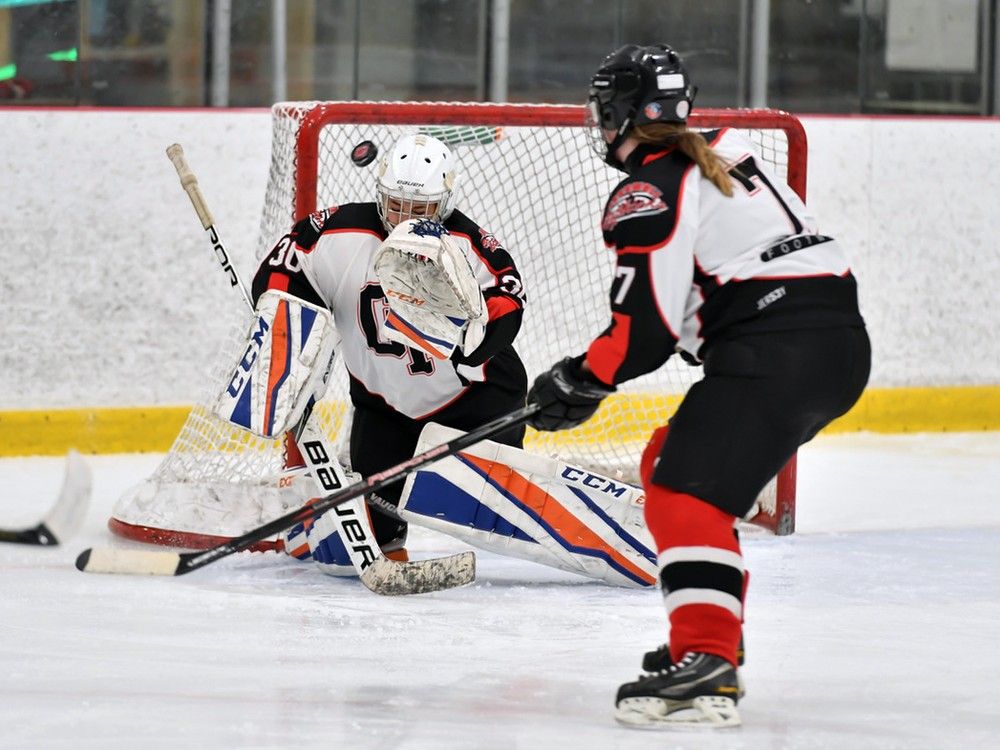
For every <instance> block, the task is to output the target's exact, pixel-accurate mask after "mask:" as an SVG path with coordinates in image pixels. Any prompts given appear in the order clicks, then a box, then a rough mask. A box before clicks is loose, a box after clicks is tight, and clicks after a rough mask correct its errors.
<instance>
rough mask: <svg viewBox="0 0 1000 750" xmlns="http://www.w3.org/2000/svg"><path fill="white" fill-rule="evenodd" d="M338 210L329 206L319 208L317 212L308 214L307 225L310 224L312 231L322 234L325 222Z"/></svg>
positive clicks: (336, 207)
mask: <svg viewBox="0 0 1000 750" xmlns="http://www.w3.org/2000/svg"><path fill="white" fill-rule="evenodd" d="M338 208H339V206H330V208H321V209H320V210H319V211H313V212H312V213H311V214H309V223H310V224H312V227H313V229H315V230H316V231H317V232H322V231H323V225H324V224H326V220H327V219H329V218H330V217H331V216H333V215H334V214H335V213H337V209H338Z"/></svg>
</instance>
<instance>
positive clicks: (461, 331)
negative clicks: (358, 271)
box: [374, 219, 489, 359]
mask: <svg viewBox="0 0 1000 750" xmlns="http://www.w3.org/2000/svg"><path fill="white" fill-rule="evenodd" d="M374 264H375V275H376V276H377V277H378V279H379V284H380V285H381V286H382V291H383V292H384V293H385V297H386V300H387V301H388V304H389V314H388V315H387V316H386V320H385V323H384V326H383V330H382V332H383V334H384V335H385V337H386V338H388V339H390V340H391V341H397V342H399V343H401V344H405V345H406V346H409V347H413V348H417V349H421V350H423V351H425V352H427V353H428V354H430V355H431V356H432V357H434V358H436V359H447V358H448V357H450V356H451V355H452V353H453V352H454V351H455V349H461V350H462V352H463V353H464V354H468V353H469V352H471V351H473V350H474V349H475V348H476V347H478V346H479V345H480V344H481V343H482V341H483V337H484V336H485V333H486V322H487V320H488V319H489V314H488V313H487V310H486V301H485V300H484V299H483V292H482V290H481V289H480V288H479V282H478V281H477V280H476V276H475V273H474V272H473V270H472V266H471V265H470V264H469V259H468V257H467V256H466V255H465V253H464V252H463V251H462V249H461V247H460V246H459V245H458V243H457V242H455V240H454V238H453V237H452V236H451V235H450V234H449V233H448V230H447V229H445V227H444V225H442V224H439V223H438V222H436V221H430V220H429V219H410V220H408V221H404V222H401V223H400V224H399V225H397V226H396V228H395V229H393V230H392V232H391V233H390V234H389V236H388V237H386V239H385V241H384V242H383V243H382V246H381V247H380V248H379V250H378V252H377V253H376V254H375V260H374Z"/></svg>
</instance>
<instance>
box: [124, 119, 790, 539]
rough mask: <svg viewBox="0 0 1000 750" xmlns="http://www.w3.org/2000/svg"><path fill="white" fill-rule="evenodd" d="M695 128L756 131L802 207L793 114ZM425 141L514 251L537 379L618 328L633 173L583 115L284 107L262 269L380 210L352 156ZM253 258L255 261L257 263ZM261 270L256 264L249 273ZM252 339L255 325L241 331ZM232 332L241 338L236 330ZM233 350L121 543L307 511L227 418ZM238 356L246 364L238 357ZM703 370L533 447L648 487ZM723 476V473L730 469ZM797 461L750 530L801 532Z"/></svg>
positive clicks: (267, 445)
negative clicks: (283, 242) (623, 214)
mask: <svg viewBox="0 0 1000 750" xmlns="http://www.w3.org/2000/svg"><path fill="white" fill-rule="evenodd" d="M689 123H690V125H691V126H692V127H694V128H698V129H715V128H719V127H734V128H738V129H740V130H742V131H744V132H746V133H747V135H749V136H750V137H751V140H753V141H754V142H755V143H756V145H757V147H758V149H759V150H760V152H761V154H762V156H763V157H764V159H765V161H767V162H768V163H769V164H770V165H771V167H772V169H773V170H774V171H775V172H776V173H777V174H778V176H779V177H781V178H784V179H785V180H786V181H787V182H788V184H789V185H790V186H791V187H792V188H793V189H794V190H795V191H796V192H797V193H798V194H799V195H800V196H802V197H803V198H804V197H805V191H806V158H807V153H806V149H807V147H806V136H805V131H804V129H803V128H802V125H801V123H800V122H799V121H798V120H797V119H796V118H795V117H793V116H792V115H789V114H787V113H784V112H779V111H774V110H749V109H719V110H710V109H704V110H699V111H696V112H695V113H693V114H692V116H691V118H690V120H689ZM414 131H417V132H424V133H428V134H430V135H434V136H435V137H438V138H440V139H441V140H443V141H445V142H446V143H448V145H449V146H451V147H452V150H453V151H454V152H455V155H456V159H457V161H458V165H459V170H460V172H461V173H462V174H463V177H462V178H461V180H462V182H461V184H460V190H461V193H460V198H459V201H458V206H459V208H460V209H461V210H462V211H463V212H464V213H466V214H468V215H469V216H471V217H472V218H473V219H474V220H475V221H476V222H477V223H478V224H479V225H480V226H482V227H484V228H485V229H488V230H489V231H490V232H491V233H493V234H494V235H495V236H496V237H497V238H498V239H499V240H500V241H501V242H503V244H504V246H505V247H507V248H508V250H510V252H511V254H512V255H513V256H514V258H515V261H516V262H517V263H518V267H519V270H520V271H521V274H522V276H523V277H524V280H525V286H526V290H527V294H528V305H527V307H526V309H525V316H524V323H523V325H522V330H521V332H520V333H519V335H518V338H517V340H516V341H515V348H516V349H517V350H518V353H519V354H520V355H521V357H522V359H523V360H524V362H525V366H526V368H527V371H528V376H529V380H530V379H532V378H534V377H535V376H536V375H537V374H538V373H540V372H541V371H543V369H546V368H548V367H549V366H550V365H551V364H552V363H553V362H555V361H557V360H558V359H560V358H562V357H563V356H565V355H567V354H577V353H579V352H580V351H583V348H584V347H585V346H586V344H587V343H588V342H589V341H590V339H591V338H592V337H593V336H594V335H595V334H596V333H598V332H599V331H601V330H603V329H604V328H605V327H606V326H607V319H608V317H609V315H610V312H609V303H608V296H607V289H608V284H609V283H610V280H611V277H612V274H613V268H614V256H613V254H612V253H609V252H607V251H606V250H604V245H603V241H602V238H601V233H600V212H601V209H602V207H603V205H604V202H605V201H606V199H607V197H608V195H609V194H610V191H611V189H612V188H613V186H614V185H615V184H616V183H617V182H618V181H619V180H620V178H621V174H620V173H618V172H615V171H614V170H612V169H611V168H610V167H608V166H607V165H605V164H604V163H603V162H602V161H601V160H600V159H599V158H597V156H596V155H595V154H593V153H592V152H591V151H590V139H589V137H588V133H587V128H586V127H585V108H584V107H582V106H569V105H537V104H478V103H459V104H456V103H411V102H402V103H365V102H285V103H279V104H275V105H274V106H273V107H272V148H271V167H270V174H269V180H268V187H267V191H266V194H265V200H264V211H263V214H262V218H261V231H260V239H259V241H258V245H257V249H256V253H255V255H256V257H260V256H261V255H262V254H263V253H264V252H266V251H268V250H269V249H270V248H271V247H272V246H273V244H274V243H275V242H276V241H277V240H278V239H279V238H280V237H281V236H282V234H284V233H285V232H287V230H288V228H289V227H290V226H291V224H292V223H293V221H294V220H296V219H297V218H301V217H303V216H306V215H308V214H309V213H312V212H313V211H316V210H317V209H321V208H326V207H329V206H333V205H336V204H342V203H348V202H355V201H370V200H373V199H374V185H375V175H376V172H377V168H378V160H376V161H375V162H374V163H373V164H372V165H370V166H367V167H363V168H359V167H357V166H356V165H354V163H353V162H352V161H351V159H350V153H351V151H352V150H353V147H354V146H355V145H357V144H358V143H360V142H362V141H365V140H371V141H373V142H374V143H375V144H376V145H377V146H378V148H379V149H380V150H382V151H383V152H384V151H385V150H387V149H388V148H390V147H391V145H392V143H393V142H394V141H395V140H396V138H398V137H399V136H400V135H402V134H404V133H412V132H414ZM247 255H249V253H248V254H247ZM237 260H238V261H239V262H238V263H237V265H238V266H239V267H241V268H243V269H250V268H252V267H253V266H254V265H255V264H256V258H250V257H243V258H239V259H237ZM244 327H245V326H244ZM234 330H237V331H238V330H242V329H240V328H239V327H237V328H236V329H234ZM238 338H239V337H237V338H233V337H232V335H231V336H230V340H227V341H225V342H221V345H220V355H219V361H218V362H217V363H215V364H214V365H213V366H212V368H211V374H210V375H209V376H207V377H208V379H211V380H212V382H207V383H206V395H205V396H204V397H203V399H202V400H201V401H200V402H199V403H198V404H196V406H195V407H194V408H193V409H192V412H191V415H190V417H189V418H188V420H187V422H186V423H185V425H184V427H183V428H182V430H181V432H180V434H179V435H178V436H177V438H176V440H175V441H174V445H173V447H172V448H171V450H170V452H169V453H168V454H167V456H166V457H165V458H164V460H163V462H162V463H161V464H160V466H159V467H158V468H157V469H156V471H154V473H153V474H152V475H151V476H150V477H149V478H148V479H147V480H145V481H144V482H142V483H141V484H139V485H137V486H136V487H134V488H131V489H130V490H129V491H128V492H126V493H125V494H124V495H123V496H122V497H121V498H120V499H119V501H118V503H117V504H116V506H115V509H114V511H113V513H112V518H111V520H110V521H109V527H110V528H111V529H112V531H114V532H115V533H116V534H119V535H122V536H126V537H128V538H132V539H138V540H141V541H147V542H157V543H162V544H170V545H174V546H185V547H203V546H208V545H210V544H212V543H217V542H218V541H219V540H221V539H224V538H226V537H232V536H236V535H238V534H241V533H244V532H245V531H247V530H249V529H250V528H254V527H256V526H259V525H261V524H262V523H264V522H266V521H267V520H270V518H273V517H276V516H277V515H282V514H283V513H285V512H287V510H288V509H289V508H290V507H295V506H296V505H298V504H301V502H302V501H303V499H302V497H301V492H302V491H303V490H297V491H296V492H297V493H298V494H296V493H293V492H291V490H290V488H289V480H288V479H287V478H286V477H284V476H283V469H284V465H285V451H284V446H283V445H282V444H281V441H263V440H261V439H258V438H256V437H254V436H251V435H249V433H246V432H243V431H240V430H236V429H235V428H233V427H232V426H230V425H228V424H226V423H224V422H222V421H221V420H219V419H218V418H216V417H215V416H214V415H213V414H212V413H211V409H210V408H209V406H208V404H209V403H210V401H211V398H212V397H213V395H214V393H215V392H217V390H218V382H221V378H223V377H225V373H226V372H227V371H228V368H230V367H231V365H232V362H235V361H237V359H238V357H239V353H240V351H241V349H240V347H241V346H242V340H241V339H240V340H237V339H238ZM238 350H239V351H238ZM700 376H701V374H700V368H691V367H688V366H687V365H685V364H684V363H683V362H682V361H681V360H680V357H673V358H671V360H670V361H669V362H668V363H667V364H666V365H665V366H664V367H662V368H660V370H658V371H657V372H656V373H650V374H649V375H645V376H643V377H641V378H638V379H636V380H635V381H631V382H630V383H627V384H625V385H624V386H623V387H622V388H620V391H619V393H616V394H614V395H613V396H612V397H610V398H608V399H607V400H606V401H605V403H604V404H603V405H602V407H601V409H600V410H599V411H598V413H597V415H595V417H594V418H593V419H591V420H590V421H589V422H587V423H586V424H585V425H582V426H581V427H578V428H576V429H574V430H568V431H565V432H560V433H535V432H533V431H531V430H529V435H528V437H527V440H526V445H525V447H526V449H527V450H530V451H532V452H539V453H544V454H546V455H551V456H555V457H557V458H559V459H561V460H563V461H565V462H567V463H571V464H573V465H575V466H579V467H581V468H585V469H590V470H592V471H594V472H595V473H600V474H604V475H605V476H609V477H612V478H617V479H624V480H627V481H632V482H637V479H638V476H637V474H638V471H637V470H638V459H639V456H640V454H641V451H642V447H643V445H644V444H645V442H646V440H647V439H648V437H649V435H650V433H651V432H652V430H653V429H655V428H656V427H657V426H659V425H662V424H665V423H666V421H667V419H668V418H669V416H670V414H671V413H672V412H673V410H674V409H675V408H676V406H677V404H678V403H679V402H680V399H681V398H682V397H683V394H684V393H685V392H686V390H687V388H688V387H690V385H691V383H693V382H694V381H695V380H697V379H698V378H699V377H700ZM347 382H348V378H347V374H346V371H345V370H344V368H343V364H342V363H338V364H337V366H336V368H335V370H334V373H333V375H332V377H331V386H330V388H329V390H328V392H327V394H326V397H325V398H324V400H323V401H322V402H321V403H320V404H318V406H317V409H316V411H315V414H316V415H317V417H318V418H319V420H320V425H321V427H322V428H323V429H324V430H325V431H326V433H327V435H328V437H330V438H331V439H335V440H338V441H341V442H342V441H343V439H344V437H345V434H346V433H347V432H348V429H347V428H348V425H349V411H350V405H349V398H348V396H347ZM720 470H723V469H720ZM795 484H796V482H795V458H794V457H793V458H792V460H791V461H789V463H788V464H787V465H786V466H785V467H784V468H783V469H782V470H781V472H779V474H778V476H777V477H776V478H775V480H773V481H772V482H771V483H770V484H769V485H768V487H767V488H765V490H764V492H762V493H761V496H760V498H759V501H758V506H759V512H758V513H757V514H756V515H755V516H754V518H753V519H752V521H753V523H755V524H757V525H758V526H762V527H764V528H767V529H770V530H771V531H773V532H775V533H776V534H790V533H792V531H793V530H794V527H795Z"/></svg>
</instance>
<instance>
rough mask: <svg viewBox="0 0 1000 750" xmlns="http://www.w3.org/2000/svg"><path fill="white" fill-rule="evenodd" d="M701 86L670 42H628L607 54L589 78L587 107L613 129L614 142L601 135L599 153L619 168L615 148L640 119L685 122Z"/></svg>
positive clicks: (600, 123)
mask: <svg viewBox="0 0 1000 750" xmlns="http://www.w3.org/2000/svg"><path fill="white" fill-rule="evenodd" d="M697 91H698V89H697V87H695V86H693V85H692V84H691V79H690V77H689V76H688V73H687V69H686V68H685V67H684V61H683V60H682V59H681V56H680V55H678V54H677V52H675V51H674V49H673V48H672V47H669V46H667V45H666V44H651V45H649V46H645V47H643V46H640V45H637V44H626V45H625V46H624V47H622V48H621V49H618V50H616V51H615V52H612V53H611V54H610V55H608V56H607V57H606V58H605V59H604V62H603V63H601V67H600V68H598V69H597V72H596V73H594V75H593V77H592V78H591V79H590V93H589V96H588V107H589V109H590V117H591V119H592V120H593V124H594V126H595V127H597V128H601V129H604V130H615V131H617V135H616V136H615V139H614V141H612V142H611V143H610V144H606V145H604V146H601V144H605V141H604V138H603V136H602V137H601V138H600V143H599V144H597V145H598V146H601V147H600V149H599V153H600V154H601V155H602V156H603V157H604V160H605V161H606V162H607V163H608V164H610V165H611V166H613V167H616V168H618V169H621V168H622V165H621V164H620V163H619V162H618V160H617V158H616V157H615V156H614V153H615V151H617V150H618V147H619V146H620V145H621V144H622V141H624V140H625V138H626V137H627V136H628V134H629V131H631V130H632V128H633V127H635V126H636V125H648V124H650V123H654V122H687V117H688V113H689V112H690V111H691V103H692V102H693V101H694V97H695V94H696V93H697Z"/></svg>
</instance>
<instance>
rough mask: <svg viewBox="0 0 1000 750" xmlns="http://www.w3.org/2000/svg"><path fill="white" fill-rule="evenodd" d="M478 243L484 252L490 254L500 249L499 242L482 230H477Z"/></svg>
mask: <svg viewBox="0 0 1000 750" xmlns="http://www.w3.org/2000/svg"><path fill="white" fill-rule="evenodd" d="M479 242H480V243H481V244H482V246H483V249H484V250H486V251H487V252H491V253H492V252H493V251H494V250H496V249H497V248H499V247H500V240H498V239H497V238H496V237H494V236H493V235H492V234H490V233H489V232H487V231H486V230H485V229H482V228H480V230H479Z"/></svg>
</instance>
